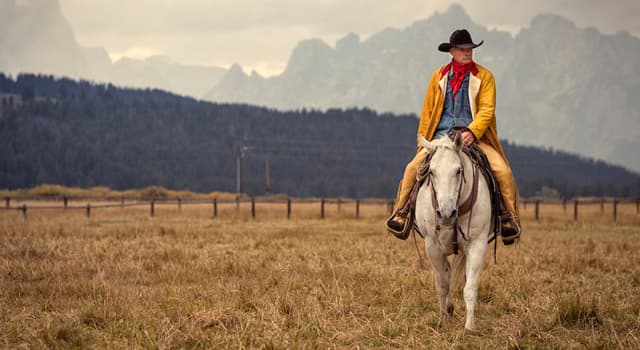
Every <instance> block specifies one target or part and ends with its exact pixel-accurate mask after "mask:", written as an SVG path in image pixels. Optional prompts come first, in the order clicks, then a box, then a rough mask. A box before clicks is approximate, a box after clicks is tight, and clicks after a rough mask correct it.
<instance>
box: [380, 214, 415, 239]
mask: <svg viewBox="0 0 640 350" xmlns="http://www.w3.org/2000/svg"><path fill="white" fill-rule="evenodd" d="M396 216H401V217H403V218H405V222H404V227H403V228H402V230H396V229H394V228H392V227H391V225H390V224H391V221H393V218H395V217H396ZM385 226H386V228H387V232H389V233H391V234H392V235H394V236H395V237H396V238H398V239H401V240H403V241H404V240H405V239H407V238H409V234H410V233H411V228H412V227H413V217H412V215H410V214H405V213H402V212H401V210H396V212H394V213H393V214H391V216H390V217H389V218H388V219H387V221H386V222H385Z"/></svg>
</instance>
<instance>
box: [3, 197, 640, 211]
mask: <svg viewBox="0 0 640 350" xmlns="http://www.w3.org/2000/svg"><path fill="white" fill-rule="evenodd" d="M4 200H5V201H6V202H7V209H9V207H10V206H11V197H4ZM638 203H640V199H639V200H638Z"/></svg>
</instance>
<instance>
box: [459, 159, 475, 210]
mask: <svg viewBox="0 0 640 350" xmlns="http://www.w3.org/2000/svg"><path fill="white" fill-rule="evenodd" d="M458 154H459V155H460V161H461V162H462V168H463V169H464V170H463V174H464V181H462V188H461V189H460V198H459V202H458V205H460V204H462V202H464V201H465V200H466V199H467V198H468V197H469V196H470V195H471V188H472V187H473V163H472V162H471V158H469V156H468V155H467V154H466V153H464V152H462V151H460V152H459V153H458Z"/></svg>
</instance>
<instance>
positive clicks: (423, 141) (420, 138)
mask: <svg viewBox="0 0 640 350" xmlns="http://www.w3.org/2000/svg"><path fill="white" fill-rule="evenodd" d="M418 142H420V144H421V145H422V147H424V148H425V149H426V150H427V151H429V152H432V151H433V149H434V148H435V146H433V145H432V144H431V143H429V141H427V139H425V138H424V136H422V135H421V134H418Z"/></svg>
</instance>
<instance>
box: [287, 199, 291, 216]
mask: <svg viewBox="0 0 640 350" xmlns="http://www.w3.org/2000/svg"><path fill="white" fill-rule="evenodd" d="M288 219H291V198H287V220H288Z"/></svg>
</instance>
